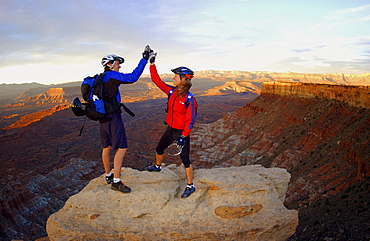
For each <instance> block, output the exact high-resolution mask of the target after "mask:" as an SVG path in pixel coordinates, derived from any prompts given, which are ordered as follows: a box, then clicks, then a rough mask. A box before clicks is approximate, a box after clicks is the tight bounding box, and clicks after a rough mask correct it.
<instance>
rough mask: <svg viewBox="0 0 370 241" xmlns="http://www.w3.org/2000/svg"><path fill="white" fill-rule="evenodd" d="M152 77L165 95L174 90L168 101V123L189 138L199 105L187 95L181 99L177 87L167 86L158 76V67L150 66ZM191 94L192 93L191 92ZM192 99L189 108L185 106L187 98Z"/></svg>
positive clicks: (192, 98)
mask: <svg viewBox="0 0 370 241" xmlns="http://www.w3.org/2000/svg"><path fill="white" fill-rule="evenodd" d="M149 69H150V75H151V77H152V81H153V83H154V84H156V85H157V86H158V88H159V89H161V90H162V91H163V92H164V93H166V94H167V95H170V91H171V90H174V91H173V93H172V94H171V95H170V97H169V99H168V106H167V109H168V111H167V116H166V123H167V125H169V126H170V127H172V128H175V129H179V130H183V131H182V135H183V136H185V137H187V136H188V135H189V134H190V132H191V129H192V128H193V125H194V124H195V118H196V116H197V108H198V104H197V102H196V100H195V98H194V97H193V96H192V95H189V94H188V95H185V96H184V97H182V98H180V97H178V96H177V89H176V88H175V86H171V85H167V84H166V83H164V82H163V81H162V80H161V78H160V77H159V75H158V72H157V68H156V66H155V65H154V64H153V65H150V67H149ZM189 93H190V92H189ZM188 96H189V98H190V100H189V105H188V107H186V106H185V102H186V98H188Z"/></svg>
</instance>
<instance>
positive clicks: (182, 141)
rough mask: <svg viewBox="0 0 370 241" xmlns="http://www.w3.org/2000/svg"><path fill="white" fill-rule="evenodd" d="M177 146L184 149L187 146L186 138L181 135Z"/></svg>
mask: <svg viewBox="0 0 370 241" xmlns="http://www.w3.org/2000/svg"><path fill="white" fill-rule="evenodd" d="M176 144H177V145H178V146H180V147H183V146H184V145H185V136H183V135H181V136H180V137H179V138H177V141H176Z"/></svg>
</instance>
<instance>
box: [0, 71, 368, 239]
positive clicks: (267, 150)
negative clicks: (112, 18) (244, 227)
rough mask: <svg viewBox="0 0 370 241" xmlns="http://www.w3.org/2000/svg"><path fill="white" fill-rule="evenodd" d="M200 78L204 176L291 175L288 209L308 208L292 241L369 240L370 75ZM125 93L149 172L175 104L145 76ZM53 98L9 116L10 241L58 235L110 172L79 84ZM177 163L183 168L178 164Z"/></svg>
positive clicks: (131, 156) (132, 163) (45, 94)
mask: <svg viewBox="0 0 370 241" xmlns="http://www.w3.org/2000/svg"><path fill="white" fill-rule="evenodd" d="M289 74H290V75H289ZM199 76H200V77H199V82H198V83H197V84H198V85H197V84H194V89H192V90H193V93H194V94H195V96H196V97H197V100H198V103H199V105H200V108H199V115H198V120H197V125H196V127H195V128H194V130H193V132H192V161H193V164H194V166H195V167H196V170H197V169H202V168H203V169H204V168H211V167H217V168H220V167H221V168H225V167H226V168H227V167H232V166H244V165H254V164H260V165H262V166H264V167H268V168H269V167H279V168H284V169H286V170H287V171H288V172H289V173H290V174H291V181H290V183H289V185H288V189H287V194H286V199H285V205H286V206H287V207H288V208H290V209H298V210H299V225H298V228H297V231H296V234H295V235H293V236H292V237H291V238H290V239H291V240H295V239H296V240H301V239H304V238H306V239H311V240H320V239H323V238H325V237H327V238H331V237H340V238H344V239H345V238H351V237H352V238H353V237H355V239H356V237H357V239H359V240H361V238H362V239H366V238H369V236H366V235H368V233H369V229H368V227H369V226H370V225H368V222H369V221H368V220H369V219H368V218H369V201H368V200H369V198H370V197H369V192H368V190H369V159H370V158H369V157H370V153H369V150H368V146H369V133H370V132H369V128H370V127H369V126H370V125H369V123H370V113H369V108H368V103H369V102H368V100H369V89H368V87H367V85H368V83H369V75H361V76H355V75H350V76H349V75H341V74H334V75H319V74H318V75H308V74H291V73H286V74H280V75H278V74H277V73H262V72H258V73H257V72H256V73H251V72H238V71H231V72H227V71H224V72H215V71H204V72H201V73H199ZM210 76H211V77H210ZM163 78H167V77H166V75H163ZM282 80H284V81H288V82H281V81H282ZM168 81H170V80H169V79H168ZM267 81H269V82H267ZM274 82H275V83H274ZM316 82H319V83H316ZM194 83H196V82H194ZM313 83H315V84H313ZM356 83H361V86H353V85H354V84H356ZM348 84H352V85H348ZM124 87H125V88H124V89H122V96H123V97H124V99H125V103H127V106H128V107H129V108H130V109H132V110H133V111H134V112H135V113H136V114H137V115H136V117H135V118H131V117H130V116H128V115H127V114H125V113H124V114H123V117H124V121H125V125H126V129H127V132H128V133H130V134H129V137H128V138H129V148H130V149H129V150H130V151H129V153H128V155H127V157H126V160H125V164H124V165H125V167H130V168H134V169H137V170H143V169H144V168H145V166H146V165H148V164H150V163H151V162H152V160H153V153H154V148H155V143H156V141H157V140H158V139H159V137H160V135H161V133H162V131H163V128H164V125H163V119H164V111H163V109H164V106H165V104H166V99H165V98H164V97H165V96H164V95H163V94H162V93H160V92H159V91H158V90H157V89H156V88H154V87H153V85H151V82H150V80H149V79H148V78H147V77H145V76H144V77H143V78H142V79H141V80H140V82H138V83H137V84H134V85H132V86H131V85H130V87H129V88H128V85H127V86H124ZM60 88H62V89H60ZM261 88H262V90H261ZM49 89H50V88H49ZM49 89H46V90H45V89H44V90H43V91H41V92H40V93H37V91H36V92H35V91H32V94H26V93H20V95H22V98H17V97H14V99H12V101H11V102H9V101H2V103H4V102H7V103H6V104H4V105H3V106H1V107H0V111H1V120H0V127H1V128H2V130H1V135H0V138H1V145H2V148H1V171H2V173H3V176H2V177H1V183H0V187H1V199H0V202H1V207H2V209H1V216H0V225H1V233H0V235H1V237H2V238H4V240H10V239H12V238H16V239H24V240H33V239H35V238H40V237H44V236H46V231H45V224H46V220H47V218H48V216H50V215H51V214H52V213H54V212H56V211H57V210H59V209H60V208H61V207H62V206H63V205H64V203H65V202H66V200H67V199H68V198H69V197H70V196H72V195H74V194H77V193H78V192H79V191H80V190H81V189H82V188H83V187H84V186H85V185H86V184H87V183H88V182H89V181H90V180H92V179H94V178H96V177H98V176H100V175H101V174H102V166H101V161H100V158H99V157H100V146H99V142H98V138H99V136H98V125H97V123H95V122H92V121H89V120H86V121H84V120H83V118H79V117H75V116H73V114H72V112H71V111H70V109H69V108H68V106H69V105H68V103H69V102H70V100H71V99H72V98H73V97H74V96H77V95H79V86H78V85H76V84H69V86H64V87H60V86H53V89H52V90H49ZM56 106H57V107H56ZM47 110H48V111H47ZM35 113H38V114H37V115H35ZM83 123H85V127H84V130H83V132H82V136H78V133H79V131H80V128H81V126H82V125H83ZM86 146H89V148H85V147H86ZM166 163H167V164H171V163H174V164H176V165H179V164H180V161H179V160H178V158H172V157H171V158H167V159H166ZM317 212H320V213H322V215H317V214H315V213H317ZM351 235H352V236H351ZM356 235H357V236H356Z"/></svg>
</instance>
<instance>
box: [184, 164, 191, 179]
mask: <svg viewBox="0 0 370 241" xmlns="http://www.w3.org/2000/svg"><path fill="white" fill-rule="evenodd" d="M185 174H186V179H187V181H188V183H187V184H191V183H193V166H192V165H191V164H190V167H188V168H185Z"/></svg>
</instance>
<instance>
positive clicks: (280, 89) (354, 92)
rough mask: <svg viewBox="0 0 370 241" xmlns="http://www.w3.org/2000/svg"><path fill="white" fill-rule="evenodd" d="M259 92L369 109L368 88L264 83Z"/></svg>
mask: <svg viewBox="0 0 370 241" xmlns="http://www.w3.org/2000/svg"><path fill="white" fill-rule="evenodd" d="M261 92H262V94H277V95H280V96H289V97H303V98H318V99H327V100H338V101H340V102H343V103H346V104H348V105H351V106H355V107H365V108H370V86H360V85H329V84H318V83H315V84H313V83H300V82H265V83H263V84H262V91H261Z"/></svg>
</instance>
